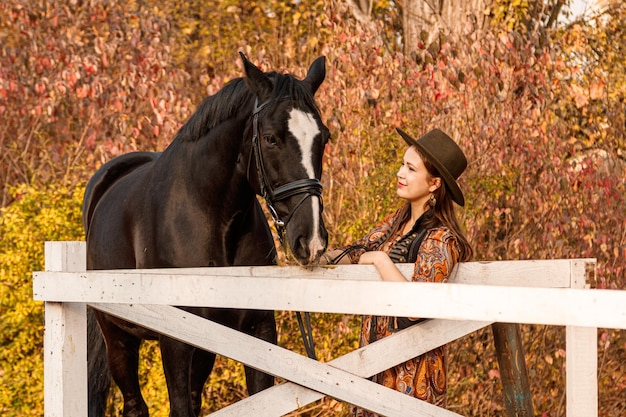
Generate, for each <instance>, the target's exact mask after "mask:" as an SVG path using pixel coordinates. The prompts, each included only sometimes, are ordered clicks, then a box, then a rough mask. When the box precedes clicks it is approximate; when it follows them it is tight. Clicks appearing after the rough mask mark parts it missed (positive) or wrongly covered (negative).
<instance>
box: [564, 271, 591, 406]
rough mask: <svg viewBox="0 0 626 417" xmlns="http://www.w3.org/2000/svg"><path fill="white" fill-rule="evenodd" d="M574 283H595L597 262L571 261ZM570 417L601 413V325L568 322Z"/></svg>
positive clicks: (580, 286)
mask: <svg viewBox="0 0 626 417" xmlns="http://www.w3.org/2000/svg"><path fill="white" fill-rule="evenodd" d="M571 265H572V266H571V271H572V278H571V284H570V285H571V287H572V288H589V287H590V286H593V285H594V282H593V281H594V280H595V263H587V262H585V261H584V260H581V259H576V260H572V261H571ZM565 350H566V355H567V356H566V357H565V390H566V394H565V396H566V399H567V401H566V407H567V411H566V413H567V417H597V416H598V329H597V328H595V327H577V326H565Z"/></svg>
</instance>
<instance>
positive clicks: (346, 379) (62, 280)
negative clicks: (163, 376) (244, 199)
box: [33, 242, 626, 417]
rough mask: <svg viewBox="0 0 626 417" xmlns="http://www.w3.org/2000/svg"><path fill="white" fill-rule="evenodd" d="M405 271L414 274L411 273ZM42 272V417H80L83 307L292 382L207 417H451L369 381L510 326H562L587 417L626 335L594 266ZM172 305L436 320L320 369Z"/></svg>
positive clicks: (79, 258)
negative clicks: (603, 350) (325, 411)
mask: <svg viewBox="0 0 626 417" xmlns="http://www.w3.org/2000/svg"><path fill="white" fill-rule="evenodd" d="M400 267H401V269H402V271H403V273H405V275H406V276H409V275H410V274H411V268H412V265H408V264H405V265H400ZM45 269H46V271H45V272H34V273H33V276H34V284H33V287H34V298H35V299H36V300H41V301H45V338H44V355H45V356H44V384H45V388H44V400H45V416H46V417H84V416H86V415H87V412H86V410H87V366H86V305H87V304H89V305H91V306H93V307H94V308H97V309H99V310H102V311H105V312H107V313H110V314H113V315H116V316H120V317H124V318H125V319H126V320H129V321H133V322H136V323H138V324H140V325H142V326H145V327H148V328H151V329H154V330H158V331H159V332H161V333H165V334H167V335H169V336H171V337H174V338H178V339H180V340H184V341H186V342H187V343H190V344H192V345H195V346H197V347H201V348H204V349H207V350H210V351H213V352H216V353H218V354H221V355H225V356H228V357H230V358H232V359H235V360H237V361H241V362H243V363H246V364H248V365H250V366H253V367H255V368H257V369H260V370H263V371H265V372H267V373H270V374H273V375H276V376H279V377H282V378H284V379H285V380H287V381H289V382H286V383H283V384H280V385H276V386H274V387H272V388H270V389H268V390H265V391H263V392H261V393H259V394H257V395H254V396H252V397H249V398H246V399H245V400H242V401H239V402H237V403H236V404H233V405H231V406H229V407H226V408H224V409H222V410H220V411H218V412H216V413H214V414H212V415H215V416H242V415H254V416H268V417H270V416H272V417H275V416H281V415H284V414H286V413H289V412H291V411H293V410H296V409H298V408H300V407H302V406H304V405H306V404H308V403H310V402H313V401H316V400H318V399H320V398H323V397H324V396H325V395H329V396H332V397H334V398H337V399H339V400H341V401H345V402H348V403H352V404H358V405H360V406H362V407H365V408H368V409H371V410H374V411H376V412H378V413H380V414H383V415H386V416H399V417H400V416H401V417H406V416H418V415H419V416H433V417H441V416H458V414H455V413H453V412H450V411H447V410H443V409H440V408H437V407H434V406H432V405H429V404H425V403H423V402H421V401H418V400H415V399H413V398H410V397H408V396H406V395H403V394H400V393H397V392H395V391H393V390H389V389H387V388H383V387H381V386H380V385H377V384H375V383H373V382H370V381H368V380H367V379H366V378H367V377H369V376H371V375H374V374H376V373H378V372H380V371H382V370H384V369H387V368H389V367H391V366H394V365H396V364H398V363H401V362H403V361H405V360H407V359H409V358H412V357H415V356H417V355H420V354H422V353H424V352H427V351H429V350H431V349H433V348H435V347H437V346H440V345H443V344H445V343H447V342H449V341H452V340H454V339H457V338H459V337H462V336H464V335H466V334H469V333H471V332H474V331H476V330H478V329H480V328H482V327H485V326H487V325H490V324H492V323H494V322H509V323H536V324H548V325H562V326H566V352H567V356H566V395H567V404H566V406H567V416H568V417H594V416H597V410H598V396H597V328H599V327H601V328H614V329H626V291H610V290H594V289H589V288H588V286H587V279H588V278H589V277H593V274H594V271H595V260H593V259H571V260H563V259H561V260H546V261H499V262H468V263H463V264H460V265H459V266H458V267H457V268H456V269H455V271H454V275H453V278H452V279H451V280H450V282H449V283H447V284H431V283H419V284H415V283H393V282H382V281H380V278H379V276H378V273H377V272H376V270H375V269H374V268H373V267H372V266H366V265H345V266H337V267H317V268H301V267H229V268H185V269H150V270H114V271H86V270H85V244H84V242H46V264H45ZM468 284H469V285H468ZM416 300H419V302H416ZM172 305H187V306H209V307H235V308H252V309H272V310H293V311H309V312H334V313H345V314H376V315H391V316H412V317H429V318H433V319H434V320H428V321H426V322H423V323H422V324H419V325H416V326H412V327H410V328H409V329H406V330H404V331H401V332H398V333H397V334H394V335H393V336H390V337H388V338H386V339H383V340H381V341H379V342H376V343H374V344H371V345H369V346H367V347H364V348H361V349H358V350H355V351H353V352H351V353H349V354H347V355H344V356H341V357H338V358H336V359H334V360H332V361H330V362H328V363H320V362H316V361H314V360H311V359H309V358H307V357H304V356H301V355H299V354H296V353H293V352H290V351H288V350H285V349H283V348H280V347H278V346H275V345H272V344H269V343H267V342H264V341H261V340H259V339H255V338H253V337H250V336H247V335H245V334H242V333H239V332H237V331H234V330H232V329H229V328H226V327H224V326H221V325H218V324H216V323H213V322H210V321H207V320H204V319H201V318H199V317H197V316H194V315H191V314H188V313H186V312H184V311H182V310H179V309H176V308H174V307H171V306H172ZM208 336H210V338H209V337H208Z"/></svg>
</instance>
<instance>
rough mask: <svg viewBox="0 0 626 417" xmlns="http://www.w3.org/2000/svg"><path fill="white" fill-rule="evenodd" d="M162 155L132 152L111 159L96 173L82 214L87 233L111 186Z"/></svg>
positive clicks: (88, 190)
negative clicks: (101, 200)
mask: <svg viewBox="0 0 626 417" xmlns="http://www.w3.org/2000/svg"><path fill="white" fill-rule="evenodd" d="M160 155H161V153H160V152H131V153H127V154H124V155H120V156H118V157H116V158H113V159H111V160H110V161H108V162H107V163H106V164H104V165H102V167H100V169H98V170H97V171H96V173H95V174H94V175H93V176H92V177H91V179H90V180H89V182H88V183H87V187H86V188H85V195H84V197H83V207H82V212H83V226H84V227H85V233H87V232H88V230H89V225H90V223H91V218H92V217H93V212H94V209H95V207H96V205H97V204H98V201H100V199H101V198H102V196H103V195H104V193H105V192H106V191H107V190H108V189H109V188H110V187H111V185H113V184H114V183H115V182H116V181H117V180H119V179H120V178H122V177H124V176H125V175H127V174H128V173H130V172H132V171H134V170H135V169H136V168H137V167H139V166H142V165H144V164H147V163H149V162H153V161H155V160H156V159H157V158H158V157H159V156H160Z"/></svg>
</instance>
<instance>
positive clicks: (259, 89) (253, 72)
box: [239, 52, 273, 101]
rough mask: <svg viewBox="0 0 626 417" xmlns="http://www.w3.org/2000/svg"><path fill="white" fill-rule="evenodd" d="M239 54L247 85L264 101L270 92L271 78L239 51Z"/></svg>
mask: <svg viewBox="0 0 626 417" xmlns="http://www.w3.org/2000/svg"><path fill="white" fill-rule="evenodd" d="M239 55H241V60H242V61H243V68H244V70H245V72H246V77H247V78H246V82H247V83H248V87H250V89H251V90H252V92H253V93H254V94H255V95H256V96H257V97H258V98H259V100H260V101H264V100H265V99H266V98H267V97H268V96H269V95H270V94H271V92H272V88H273V86H272V80H270V78H269V77H268V76H267V75H265V74H264V73H263V71H261V70H260V69H259V68H258V67H257V66H256V65H254V64H253V63H252V62H250V61H248V58H246V56H245V55H244V54H243V52H239Z"/></svg>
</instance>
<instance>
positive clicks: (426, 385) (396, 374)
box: [349, 212, 459, 417]
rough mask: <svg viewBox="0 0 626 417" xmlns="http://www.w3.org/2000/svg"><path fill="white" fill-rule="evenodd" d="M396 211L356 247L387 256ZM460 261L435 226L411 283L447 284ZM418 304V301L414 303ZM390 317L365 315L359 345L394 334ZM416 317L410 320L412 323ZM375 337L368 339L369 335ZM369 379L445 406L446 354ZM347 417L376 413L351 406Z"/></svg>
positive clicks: (442, 350)
mask: <svg viewBox="0 0 626 417" xmlns="http://www.w3.org/2000/svg"><path fill="white" fill-rule="evenodd" d="M397 215H398V212H396V213H394V214H392V215H391V216H389V217H387V218H386V219H385V220H383V221H382V222H381V223H380V224H378V225H377V226H376V227H375V228H374V229H372V230H371V231H370V232H369V233H368V234H367V235H366V236H365V237H363V238H362V239H360V240H359V241H358V242H355V245H363V246H364V247H366V248H368V250H382V251H385V252H387V253H389V251H390V250H391V248H392V247H393V244H394V243H395V242H397V241H399V240H400V239H401V238H402V236H401V233H398V236H394V237H392V239H391V240H390V243H387V244H385V245H384V246H382V247H380V244H381V242H382V241H383V240H384V239H385V237H386V235H387V233H388V232H389V230H390V228H391V225H392V224H393V222H394V220H395V217H396V216H397ZM363 252H364V250H361V251H355V252H353V253H350V255H349V256H350V260H351V262H352V263H357V262H358V259H359V257H360V255H361V254H362V253H363ZM458 259H459V245H458V242H457V240H456V238H455V237H454V235H453V234H452V232H451V231H450V230H449V229H447V228H445V227H438V228H434V229H431V230H429V231H428V233H427V234H426V236H425V237H424V240H423V241H422V244H421V246H420V248H419V251H418V254H417V259H416V261H415V268H414V270H413V277H412V280H413V281H415V282H446V281H447V279H448V276H449V275H450V273H451V272H452V269H453V268H454V266H455V265H456V263H457V262H458ZM416 302H419V300H416ZM393 319H394V318H393V317H379V316H378V317H376V320H373V317H372V316H364V317H363V321H362V326H361V342H360V343H361V346H365V345H368V344H369V341H370V340H379V339H382V338H383V337H387V336H389V335H390V334H392V333H393V329H394V328H395V326H394V325H393V323H391V325H390V320H393ZM414 319H415V320H417V318H411V320H414ZM372 322H374V323H376V329H371V326H372ZM372 331H374V332H375V337H371V336H374V335H371V332H372ZM372 380H373V381H374V382H377V383H379V384H382V385H383V386H385V387H388V388H391V389H395V390H396V391H400V392H403V393H405V394H407V395H411V396H413V397H415V398H418V399H420V400H423V401H427V402H429V403H431V404H435V405H438V406H441V407H445V404H446V390H447V382H446V380H447V355H446V347H445V346H442V347H439V348H437V349H434V350H432V351H430V352H427V353H425V354H423V355H421V356H418V357H416V358H413V359H411V360H408V361H406V362H405V363H402V364H400V365H397V366H395V367H393V368H391V369H387V370H386V371H383V372H381V373H380V374H378V375H375V376H374V377H373V378H372ZM350 416H353V417H376V416H378V415H377V414H375V413H372V412H370V411H368V410H364V409H362V408H359V407H355V406H352V408H351V410H350Z"/></svg>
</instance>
